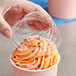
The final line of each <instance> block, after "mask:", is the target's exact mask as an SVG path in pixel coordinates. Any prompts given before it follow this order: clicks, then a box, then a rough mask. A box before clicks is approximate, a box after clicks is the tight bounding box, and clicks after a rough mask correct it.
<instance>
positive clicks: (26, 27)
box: [10, 12, 61, 76]
mask: <svg viewBox="0 0 76 76" xmlns="http://www.w3.org/2000/svg"><path fill="white" fill-rule="evenodd" d="M34 35H40V36H42V37H44V38H47V39H49V40H51V41H53V42H54V43H55V44H56V47H57V48H59V46H60V43H61V37H60V33H59V30H58V28H57V27H56V25H55V24H54V22H51V20H50V19H49V17H47V18H45V16H44V15H42V14H41V13H38V12H31V13H29V14H26V15H25V16H24V18H23V19H22V20H20V21H18V22H17V23H16V24H15V26H14V27H13V38H12V42H13V46H12V47H13V48H16V47H17V45H18V44H19V43H20V42H21V40H24V39H25V38H27V37H29V36H34ZM13 50H14V49H13ZM10 61H11V64H12V66H13V72H14V76H57V68H58V64H59V62H60V60H59V61H58V62H57V64H55V65H54V66H52V67H50V68H48V69H43V70H26V69H23V68H21V67H18V66H16V65H15V64H14V63H13V61H12V59H11V58H10Z"/></svg>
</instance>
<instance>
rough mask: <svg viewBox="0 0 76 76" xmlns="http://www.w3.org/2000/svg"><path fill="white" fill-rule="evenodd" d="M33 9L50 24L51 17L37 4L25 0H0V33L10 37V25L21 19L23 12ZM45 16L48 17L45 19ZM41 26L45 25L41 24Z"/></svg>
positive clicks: (26, 12)
mask: <svg viewBox="0 0 76 76" xmlns="http://www.w3.org/2000/svg"><path fill="white" fill-rule="evenodd" d="M35 11H37V12H40V13H41V14H42V15H44V19H45V21H46V20H48V21H49V22H51V25H52V23H53V21H52V18H51V17H50V16H49V14H48V13H47V12H46V11H45V10H43V9H42V8H41V7H40V6H39V5H37V4H34V3H32V2H30V1H25V0H0V33H2V34H3V35H5V36H6V37H7V38H11V37H12V30H11V28H10V25H11V26H13V25H14V24H15V23H16V22H17V21H19V20H20V19H22V18H23V16H24V15H25V14H28V13H30V12H35ZM47 16H48V17H49V19H47ZM46 22H47V21H46ZM42 28H46V27H44V25H43V26H42Z"/></svg>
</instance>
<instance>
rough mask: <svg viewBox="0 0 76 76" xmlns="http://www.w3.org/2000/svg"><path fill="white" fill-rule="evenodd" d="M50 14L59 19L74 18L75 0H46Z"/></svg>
mask: <svg viewBox="0 0 76 76" xmlns="http://www.w3.org/2000/svg"><path fill="white" fill-rule="evenodd" d="M47 1H48V11H49V13H50V15H51V16H53V17H56V18H59V19H72V18H76V0H47Z"/></svg>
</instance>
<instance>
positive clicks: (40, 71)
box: [10, 56, 61, 72]
mask: <svg viewBox="0 0 76 76" xmlns="http://www.w3.org/2000/svg"><path fill="white" fill-rule="evenodd" d="M59 57H60V56H59ZM60 60H61V57H60V59H59V61H58V62H57V63H56V64H55V65H53V66H52V67H49V68H47V69H43V70H27V69H24V68H21V67H19V66H16V65H15V64H14V62H13V61H12V59H11V56H10V62H11V64H12V65H13V66H14V67H16V68H17V69H20V70H23V71H26V72H43V71H47V70H50V69H52V68H54V67H55V66H57V65H58V64H59V62H60Z"/></svg>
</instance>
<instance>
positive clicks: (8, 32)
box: [3, 29, 12, 38]
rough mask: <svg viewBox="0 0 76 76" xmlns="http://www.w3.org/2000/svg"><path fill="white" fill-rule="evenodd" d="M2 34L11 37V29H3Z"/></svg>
mask: <svg viewBox="0 0 76 76" xmlns="http://www.w3.org/2000/svg"><path fill="white" fill-rule="evenodd" d="M3 35H4V36H6V37H7V38H11V37H12V35H11V31H9V30H7V29H6V30H4V31H3Z"/></svg>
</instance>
